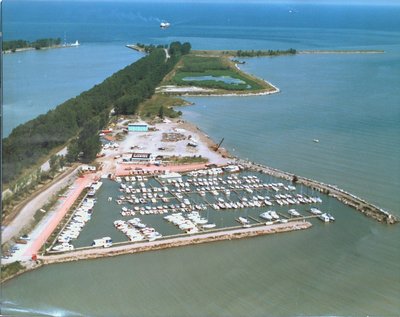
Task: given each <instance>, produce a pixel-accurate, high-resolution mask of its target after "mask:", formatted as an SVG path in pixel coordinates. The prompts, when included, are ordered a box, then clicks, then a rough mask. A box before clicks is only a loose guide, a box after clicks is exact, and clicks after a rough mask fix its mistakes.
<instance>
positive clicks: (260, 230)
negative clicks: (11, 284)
mask: <svg viewBox="0 0 400 317" xmlns="http://www.w3.org/2000/svg"><path fill="white" fill-rule="evenodd" d="M311 226H312V225H311V223H310V222H307V221H290V222H288V223H279V224H272V225H264V224H262V225H253V226H252V227H250V228H241V227H239V228H235V229H229V228H224V229H222V230H215V231H208V232H204V233H199V234H195V235H191V236H182V237H175V238H164V239H160V240H156V241H149V242H137V243H132V242H121V243H118V244H114V246H113V247H111V248H100V249H99V248H97V249H96V248H92V247H87V248H81V249H79V250H75V251H71V252H63V253H59V254H52V255H44V256H39V257H38V259H39V260H40V261H41V262H42V263H43V264H52V263H61V262H71V261H78V260H85V259H96V258H101V257H110V256H117V255H123V254H133V253H139V252H145V251H154V250H160V249H167V248H173V247H180V246H187V245H193V244H200V243H206V242H215V241H222V240H233V239H241V238H248V237H255V236H261V235H267V234H274V233H282V232H289V231H295V230H303V229H308V228H310V227H311Z"/></svg>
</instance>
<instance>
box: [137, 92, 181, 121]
mask: <svg viewBox="0 0 400 317" xmlns="http://www.w3.org/2000/svg"><path fill="white" fill-rule="evenodd" d="M185 104H186V101H185V100H183V99H181V98H177V97H172V96H166V95H160V94H154V95H153V96H152V97H151V98H150V99H148V100H146V101H145V102H143V103H142V104H141V105H140V106H139V115H140V116H141V117H142V118H150V119H152V118H154V117H156V116H158V115H159V113H160V108H161V107H163V114H164V116H165V117H169V118H176V117H179V116H180V115H181V112H180V111H175V110H174V109H173V107H176V106H183V105H185Z"/></svg>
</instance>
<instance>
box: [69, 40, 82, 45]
mask: <svg viewBox="0 0 400 317" xmlns="http://www.w3.org/2000/svg"><path fill="white" fill-rule="evenodd" d="M79 45H81V44H80V43H79V41H78V40H76V41H75V43H71V44H70V46H79Z"/></svg>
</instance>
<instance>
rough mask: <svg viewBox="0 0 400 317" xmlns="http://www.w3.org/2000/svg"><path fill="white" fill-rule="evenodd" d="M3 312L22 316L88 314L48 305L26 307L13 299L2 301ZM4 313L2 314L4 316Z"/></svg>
mask: <svg viewBox="0 0 400 317" xmlns="http://www.w3.org/2000/svg"><path fill="white" fill-rule="evenodd" d="M1 307H2V309H1V313H2V314H3V315H4V316H8V315H11V316H12V315H15V314H16V313H18V315H20V316H30V317H32V316H35V317H36V316H37V317H41V316H43V317H45V316H50V317H66V316H77V317H79V316H88V315H83V314H81V313H78V312H74V311H71V310H65V309H62V308H56V307H48V308H43V309H34V308H26V307H21V306H18V304H16V303H14V302H12V301H3V302H1ZM3 315H2V316H3Z"/></svg>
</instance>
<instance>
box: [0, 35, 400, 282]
mask: <svg viewBox="0 0 400 317" xmlns="http://www.w3.org/2000/svg"><path fill="white" fill-rule="evenodd" d="M190 89H191V90H190ZM278 91H279V89H278V88H277V87H274V86H273V85H272V84H269V83H267V82H265V81H264V80H262V79H259V78H256V77H254V76H251V75H249V74H246V73H244V72H242V71H241V70H240V69H239V68H238V67H237V63H235V62H233V61H231V60H230V58H229V57H222V56H211V55H210V54H208V53H205V54H199V52H198V51H197V52H191V51H190V44H189V43H184V44H181V43H179V42H173V43H171V44H170V45H169V47H168V48H166V47H153V48H152V49H151V50H149V52H148V55H147V56H145V57H143V58H142V59H140V60H139V61H137V62H136V63H134V64H132V65H130V66H127V67H126V68H124V69H122V70H121V71H119V72H117V73H115V74H114V75H112V76H111V77H109V78H108V79H106V80H105V81H104V82H103V83H101V84H99V85H97V86H95V87H93V88H92V89H90V90H89V91H87V92H84V93H82V94H81V95H80V96H78V97H76V98H73V99H71V100H68V101H67V102H65V103H64V104H62V105H60V106H58V107H57V108H56V109H54V110H52V111H50V112H49V113H47V114H46V115H43V116H40V117H39V118H37V119H35V120H32V121H30V122H28V123H26V124H24V125H21V126H19V127H17V128H16V129H14V131H13V132H12V133H11V134H10V136H9V137H8V138H6V139H5V140H4V165H5V166H6V167H7V168H6V169H5V170H6V171H7V170H8V171H9V172H8V173H6V174H5V179H6V180H7V185H8V191H9V193H8V195H6V197H4V198H3V203H4V206H5V208H4V211H5V218H4V219H6V222H5V223H4V224H5V225H6V227H5V230H3V232H2V243H3V245H2V249H3V254H4V255H5V256H4V257H3V258H2V264H3V265H4V267H3V270H2V281H5V280H7V279H9V278H11V277H13V276H16V275H18V274H21V273H22V272H25V271H27V270H31V269H35V268H37V267H40V266H42V265H45V264H50V263H57V262H65V261H75V260H81V259H89V258H97V257H104V256H115V255H120V254H129V253H136V252H144V251H149V250H157V249H162V248H170V247H178V246H185V245H189V244H198V243H204V242H212V241H220V240H231V239H236V238H245V237H251V236H257V235H265V234H272V233H279V232H290V231H297V230H303V229H309V228H311V226H313V225H321V224H320V223H321V222H322V223H323V224H328V223H332V222H334V221H335V217H340V216H339V215H335V214H334V212H332V213H331V211H329V210H327V208H328V205H327V204H326V202H327V201H328V200H329V199H330V198H329V197H333V198H336V199H337V200H338V201H340V202H341V203H343V204H346V205H348V206H350V207H351V208H353V209H356V210H358V211H359V212H362V213H363V214H365V215H366V216H369V217H371V218H373V219H376V220H377V221H379V222H381V223H386V224H394V223H397V222H398V219H397V218H396V217H394V216H393V215H392V214H391V213H389V212H387V211H385V210H383V209H381V208H379V207H377V206H374V205H372V204H370V203H368V202H366V201H365V200H363V199H361V198H359V197H356V196H355V195H352V194H350V193H347V192H345V191H343V190H341V189H339V188H337V187H335V186H332V185H328V184H323V183H321V182H318V181H315V180H311V179H308V178H304V177H301V176H298V175H293V174H290V173H286V172H283V171H279V170H277V169H274V168H271V167H267V166H262V165H259V164H256V163H252V162H248V161H245V160H242V159H240V158H237V157H234V156H233V155H231V154H230V153H229V152H228V151H227V150H225V149H224V148H223V147H222V144H223V141H224V140H223V139H222V140H220V141H219V142H218V143H216V142H214V141H213V140H211V139H210V138H209V137H208V136H207V135H206V134H205V133H204V132H203V131H201V130H200V129H199V128H198V127H196V126H194V125H193V124H191V123H189V122H184V121H183V120H181V119H180V118H179V117H180V114H181V113H180V112H179V111H177V107H178V106H181V105H185V104H187V102H185V101H184V100H182V99H181V98H179V97H178V96H177V95H188V94H196V95H238V96H245V95H252V94H253V95H254V94H268V93H276V92H278ZM55 123H57V125H56V127H55V126H54V124H55ZM44 134H46V135H50V134H51V135H52V136H53V137H54V138H53V140H52V141H51V142H50V141H48V138H47V137H45V136H46V135H44ZM31 140H35V142H36V143H35V144H31V142H32V141H31ZM100 140H101V142H100ZM62 148H66V150H67V154H66V155H65V156H64V155H63V156H61V155H55V153H57V152H59V151H60V149H62ZM43 160H49V165H50V167H51V169H50V171H49V172H48V173H44V172H43V171H41V170H39V169H36V168H33V167H32V166H36V167H37V166H38V165H37V164H38V163H37V162H41V163H42V162H43ZM17 162H18V164H17ZM35 164H36V165H35ZM55 184H62V186H58V187H57V186H53V185H55ZM60 187H61V189H60ZM24 195H25V196H24ZM19 196H20V197H25V200H23V201H20V202H19V205H16V200H15V198H16V197H19ZM48 197H50V198H51V197H53V198H54V197H55V199H53V200H52V199H47V198H48ZM45 204H46V205H45ZM44 205H45V206H44ZM104 205H106V206H107V208H106V209H107V212H104V211H102V210H104V209H102V208H98V207H99V206H104ZM31 206H41V207H35V208H30V207H31ZM18 208H20V209H18ZM21 209H24V215H23V217H19V215H18V211H20V210H21ZM31 219H33V220H32V221H31ZM95 219H97V220H95ZM96 221H100V222H101V223H107V229H101V230H100V229H99V227H97V226H96V225H95V223H96ZM332 225H334V224H332ZM89 228H90V230H89Z"/></svg>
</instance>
